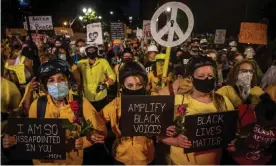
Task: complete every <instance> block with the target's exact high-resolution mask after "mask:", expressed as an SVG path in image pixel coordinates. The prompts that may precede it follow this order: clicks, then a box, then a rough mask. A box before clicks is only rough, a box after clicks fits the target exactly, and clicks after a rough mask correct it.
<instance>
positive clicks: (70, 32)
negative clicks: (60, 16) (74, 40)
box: [54, 27, 74, 36]
mask: <svg viewBox="0 0 276 166" xmlns="http://www.w3.org/2000/svg"><path fill="white" fill-rule="evenodd" d="M54 30H55V34H56V35H67V36H74V33H73V30H72V28H64V27H54Z"/></svg>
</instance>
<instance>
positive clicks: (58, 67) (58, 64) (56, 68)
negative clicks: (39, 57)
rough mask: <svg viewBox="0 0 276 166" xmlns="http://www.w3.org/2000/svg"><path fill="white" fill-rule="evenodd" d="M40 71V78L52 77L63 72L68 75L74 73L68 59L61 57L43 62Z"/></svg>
mask: <svg viewBox="0 0 276 166" xmlns="http://www.w3.org/2000/svg"><path fill="white" fill-rule="evenodd" d="M38 71H39V78H40V79H42V78H45V77H50V76H52V75H55V74H57V73H63V74H65V75H67V76H68V77H69V76H70V75H72V70H71V67H70V65H69V64H68V63H67V62H66V61H64V60H60V59H54V60H50V61H48V62H45V63H43V64H41V66H40V67H39V70H38Z"/></svg>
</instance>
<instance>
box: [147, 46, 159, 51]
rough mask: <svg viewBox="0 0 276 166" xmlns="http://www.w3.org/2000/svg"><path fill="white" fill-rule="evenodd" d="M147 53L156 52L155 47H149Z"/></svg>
mask: <svg viewBox="0 0 276 166" xmlns="http://www.w3.org/2000/svg"><path fill="white" fill-rule="evenodd" d="M148 52H158V49H157V47H156V45H150V46H149V47H148Z"/></svg>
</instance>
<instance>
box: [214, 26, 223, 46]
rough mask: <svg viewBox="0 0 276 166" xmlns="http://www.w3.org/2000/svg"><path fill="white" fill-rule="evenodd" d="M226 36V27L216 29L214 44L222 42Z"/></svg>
mask: <svg viewBox="0 0 276 166" xmlns="http://www.w3.org/2000/svg"><path fill="white" fill-rule="evenodd" d="M225 38H226V29H217V30H216V36H215V41H214V44H224V43H225Z"/></svg>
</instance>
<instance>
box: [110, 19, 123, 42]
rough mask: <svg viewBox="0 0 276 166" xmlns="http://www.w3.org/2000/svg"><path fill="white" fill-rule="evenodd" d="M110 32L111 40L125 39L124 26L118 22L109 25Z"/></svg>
mask: <svg viewBox="0 0 276 166" xmlns="http://www.w3.org/2000/svg"><path fill="white" fill-rule="evenodd" d="M110 31H111V38H112V40H115V39H119V40H123V39H124V38H125V31H124V24H123V23H120V22H113V23H110Z"/></svg>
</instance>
